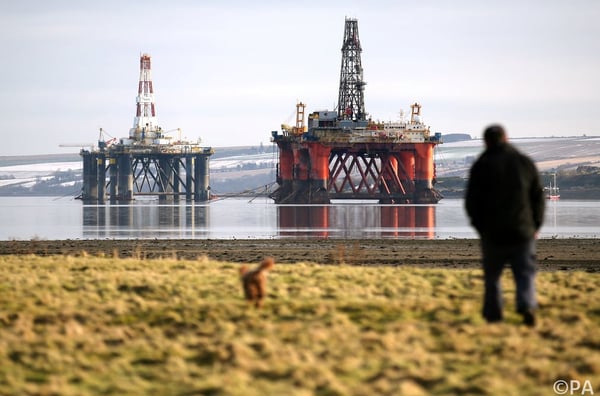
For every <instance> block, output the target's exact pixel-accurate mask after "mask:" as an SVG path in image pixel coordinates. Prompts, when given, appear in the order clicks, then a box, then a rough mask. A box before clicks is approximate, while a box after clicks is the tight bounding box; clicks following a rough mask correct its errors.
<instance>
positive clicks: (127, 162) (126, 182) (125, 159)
mask: <svg viewBox="0 0 600 396" xmlns="http://www.w3.org/2000/svg"><path fill="white" fill-rule="evenodd" d="M117 162H118V174H119V176H118V178H119V184H118V187H117V191H118V193H117V196H118V199H119V200H121V201H131V200H132V199H133V170H132V168H131V156H130V155H128V154H121V155H119V156H118V157H117Z"/></svg>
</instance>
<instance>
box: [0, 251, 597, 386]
mask: <svg viewBox="0 0 600 396" xmlns="http://www.w3.org/2000/svg"><path fill="white" fill-rule="evenodd" d="M237 270H238V265H236V264H232V263H223V262H215V261H209V260H207V259H200V260H198V261H178V260H174V259H172V260H135V259H113V258H98V257H89V256H87V257H86V256H85V255H84V256H83V257H61V256H53V257H46V258H41V257H37V256H3V257H0V394H57V395H85V394H115V395H138V394H148V395H149V394H152V395H193V394H202V395H313V394H317V395H367V394H369V395H371V394H378V395H385V394H390V395H419V394H504V395H516V394H519V395H524V394H540V395H551V394H554V391H553V388H552V385H553V383H554V381H556V380H558V379H563V380H567V381H568V380H570V379H576V380H580V381H586V380H588V381H590V382H591V384H592V385H593V386H594V390H595V391H596V392H600V331H599V325H600V305H599V301H600V274H599V273H584V272H543V273H540V274H539V276H538V283H537V285H538V294H539V299H540V303H541V311H540V314H539V317H538V325H537V327H536V328H534V329H529V328H527V327H525V326H522V325H521V324H520V317H519V316H517V315H516V314H515V313H514V302H513V298H514V287H513V283H512V280H511V278H510V274H509V271H506V274H505V277H504V279H503V282H504V288H505V300H506V322H505V323H502V324H496V325H487V324H485V323H484V322H483V321H482V319H481V318H480V315H479V311H480V299H481V294H482V280H481V272H480V271H478V270H444V269H439V270H438V269H414V268H403V267H382V266H377V267H369V266H321V265H314V264H304V263H299V264H295V265H276V267H275V269H274V271H273V272H272V273H271V274H270V275H269V296H268V299H267V301H266V304H265V307H264V308H263V309H262V310H255V309H253V308H249V307H248V306H247V305H246V304H245V302H244V301H243V300H242V292H241V288H240V285H239V279H238V272H237Z"/></svg>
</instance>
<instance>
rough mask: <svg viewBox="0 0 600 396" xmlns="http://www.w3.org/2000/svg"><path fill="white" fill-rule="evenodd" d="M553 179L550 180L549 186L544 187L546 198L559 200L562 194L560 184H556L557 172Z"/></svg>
mask: <svg viewBox="0 0 600 396" xmlns="http://www.w3.org/2000/svg"><path fill="white" fill-rule="evenodd" d="M552 176H553V181H554V182H553V181H552V180H551V181H550V185H549V186H548V187H544V191H545V192H546V198H547V199H549V200H551V201H558V200H559V199H560V194H559V192H558V185H557V184H556V173H554V174H553V175H552Z"/></svg>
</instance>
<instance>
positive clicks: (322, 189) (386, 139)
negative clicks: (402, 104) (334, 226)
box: [271, 18, 442, 204]
mask: <svg viewBox="0 0 600 396" xmlns="http://www.w3.org/2000/svg"><path fill="white" fill-rule="evenodd" d="M361 51H362V48H361V45H360V40H359V36H358V21H357V20H356V19H348V18H346V20H345V26H344V38H343V42H342V64H341V71H340V86H339V97H338V108H337V111H328V110H321V111H315V112H313V113H311V114H309V116H308V124H307V126H306V127H303V128H298V127H296V128H291V127H288V126H285V127H283V126H282V130H283V133H282V134H279V133H278V131H273V132H271V136H272V140H273V142H275V143H276V144H277V146H278V148H279V164H278V168H277V183H278V184H279V188H278V189H277V190H276V191H275V192H274V193H273V194H272V195H271V198H273V199H274V200H275V202H276V203H292V204H301V203H314V204H324V203H325V204H326V203H329V202H330V200H331V199H360V200H363V199H376V200H379V202H380V203H392V204H411V203H437V202H438V201H439V200H440V199H441V198H442V197H441V195H440V194H439V193H438V192H437V191H436V190H435V189H434V187H433V185H434V183H435V163H434V158H433V150H434V148H435V146H436V145H438V144H440V143H442V141H441V134H440V133H435V134H433V135H432V134H431V133H430V130H429V127H428V126H427V125H425V124H424V123H423V120H422V118H421V105H420V104H418V103H414V104H412V105H411V109H412V110H411V116H410V120H405V119H404V117H403V116H401V119H400V120H398V121H390V122H373V121H371V120H370V119H368V118H367V113H366V112H365V105H364V88H365V82H364V81H363V68H362V62H361ZM300 105H302V107H301V109H302V110H301V111H302V119H303V118H304V106H305V105H304V104H302V103H300ZM299 118H300V107H297V118H296V119H297V120H298V119H299ZM292 129H293V133H292V132H291V131H292Z"/></svg>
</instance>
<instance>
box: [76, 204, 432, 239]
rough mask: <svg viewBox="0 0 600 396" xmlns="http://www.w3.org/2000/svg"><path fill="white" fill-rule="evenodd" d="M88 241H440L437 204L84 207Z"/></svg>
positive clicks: (85, 232)
mask: <svg viewBox="0 0 600 396" xmlns="http://www.w3.org/2000/svg"><path fill="white" fill-rule="evenodd" d="M82 217H83V231H84V238H90V239H98V238H146V239H150V238H161V239H169V238H171V239H175V238H180V239H202V238H216V239H231V238H240V239H252V238H280V237H281V238H288V237H303V238H354V239H360V238H369V239H374V238H409V239H413V238H418V239H434V238H435V237H436V206H435V205H377V204H360V203H356V204H348V203H345V204H331V205H275V204H272V203H268V204H260V203H258V204H253V203H248V202H247V201H243V200H229V199H228V200H224V201H219V202H214V203H211V204H207V205H194V204H185V203H181V204H175V205H156V204H140V203H138V204H126V205H84V206H83V216H82Z"/></svg>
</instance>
